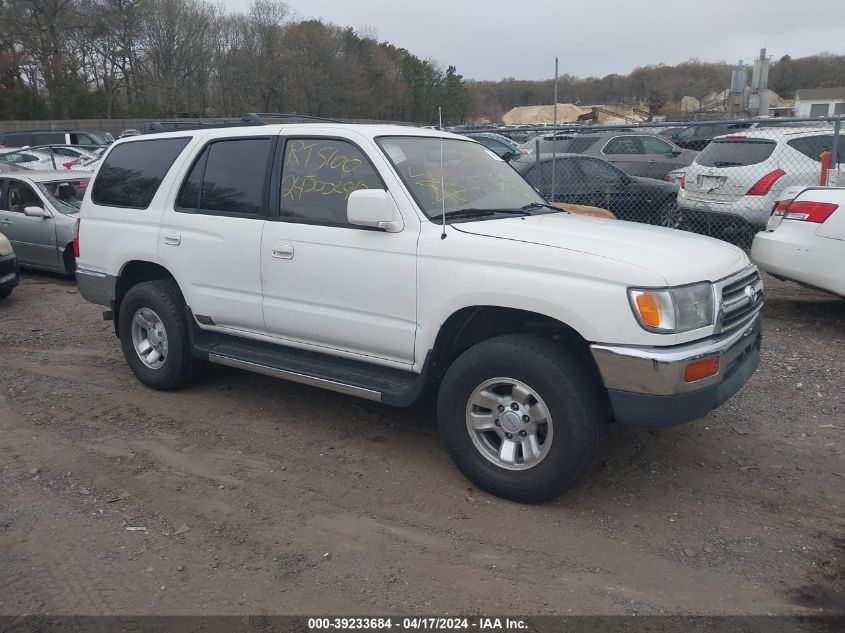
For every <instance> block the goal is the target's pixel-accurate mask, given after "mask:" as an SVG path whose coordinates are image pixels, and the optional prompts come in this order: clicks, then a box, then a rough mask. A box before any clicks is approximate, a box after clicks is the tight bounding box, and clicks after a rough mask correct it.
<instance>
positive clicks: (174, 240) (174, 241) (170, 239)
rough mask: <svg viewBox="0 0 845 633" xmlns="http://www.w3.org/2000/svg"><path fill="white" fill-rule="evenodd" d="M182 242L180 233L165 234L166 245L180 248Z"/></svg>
mask: <svg viewBox="0 0 845 633" xmlns="http://www.w3.org/2000/svg"><path fill="white" fill-rule="evenodd" d="M181 241H182V236H181V235H180V234H179V233H165V234H164V243H165V244H170V245H171V246H179V243H180V242H181Z"/></svg>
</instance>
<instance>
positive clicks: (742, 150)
mask: <svg viewBox="0 0 845 633" xmlns="http://www.w3.org/2000/svg"><path fill="white" fill-rule="evenodd" d="M775 147H777V143H776V142H775V141H769V140H767V139H750V138H748V139H716V140H714V141H713V142H712V143H710V145H708V146H707V147H705V148H704V149H703V150H702V151H701V153H700V154H699V155H698V157H697V158H696V159H695V162H696V163H698V164H699V165H701V166H702V167H746V166H748V165H756V164H757V163H762V162H763V161H765V160H767V159H768V158H769V156H771V155H772V152H774V151H775Z"/></svg>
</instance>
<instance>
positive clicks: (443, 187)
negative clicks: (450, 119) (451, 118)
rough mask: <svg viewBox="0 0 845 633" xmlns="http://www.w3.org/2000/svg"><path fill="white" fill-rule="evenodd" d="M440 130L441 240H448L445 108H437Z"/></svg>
mask: <svg viewBox="0 0 845 633" xmlns="http://www.w3.org/2000/svg"><path fill="white" fill-rule="evenodd" d="M437 118H438V126H437V127H438V128H439V129H440V202H441V204H442V211H441V214H442V216H443V232H442V233H441V234H440V239H441V240H445V239H446V180H445V176H444V175H443V108H442V107H440V106H438V107H437Z"/></svg>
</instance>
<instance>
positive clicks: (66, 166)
mask: <svg viewBox="0 0 845 633" xmlns="http://www.w3.org/2000/svg"><path fill="white" fill-rule="evenodd" d="M63 165H64V168H65V169H70V168H71V167H73V163H72V162H71V163H63Z"/></svg>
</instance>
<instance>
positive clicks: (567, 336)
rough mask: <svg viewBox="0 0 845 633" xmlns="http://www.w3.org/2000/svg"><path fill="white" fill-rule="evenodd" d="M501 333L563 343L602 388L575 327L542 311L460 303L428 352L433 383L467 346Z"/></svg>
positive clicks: (588, 349)
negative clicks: (527, 335)
mask: <svg viewBox="0 0 845 633" xmlns="http://www.w3.org/2000/svg"><path fill="white" fill-rule="evenodd" d="M504 334H530V335H534V336H538V337H540V338H544V339H546V340H548V341H549V342H550V343H552V344H554V345H559V346H561V347H563V348H564V349H566V350H567V351H569V352H570V353H571V354H572V355H573V356H575V357H576V358H577V359H578V360H579V361H581V362H582V364H583V366H584V367H585V369H586V370H587V371H588V372H589V373H590V374H591V375H593V377H594V378H595V379H596V380H598V381H599V382H598V384H600V385H602V390H604V389H603V383H602V381H601V375H600V374H599V370H598V366H597V365H596V363H595V360H594V359H593V356H592V354H591V353H590V346H589V343H588V342H587V340H586V339H585V338H584V337H583V336H582V335H581V334H580V333H579V332H578V331H577V330H575V328H573V327H571V326H570V325H568V324H567V323H564V322H563V321H560V320H558V319H555V318H553V317H550V316H548V315H545V314H542V313H538V312H532V311H529V310H521V309H518V308H507V307H502V306H495V305H476V306H468V307H463V308H460V309H459V310H456V311H455V312H453V313H452V314H451V315H450V316H449V317H448V318H447V319H446V320H445V321H444V322H443V324H442V325H441V326H440V329H439V331H438V333H437V336H436V338H435V341H434V345H433V347H432V349H431V351H430V352H429V354H430V358H429V365H430V370H431V371H432V372H433V379H434V382H435V384H439V382H440V380H441V379H442V377H443V375H444V374H445V373H446V370H447V369H448V368H449V366H450V365H451V364H452V362H454V360H455V359H456V358H457V357H458V356H460V355H461V354H462V353H463V352H465V351H466V350H467V349H469V348H470V347H472V346H473V345H476V344H478V343H481V342H482V341H485V340H488V339H491V338H494V337H496V336H501V335H504Z"/></svg>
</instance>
